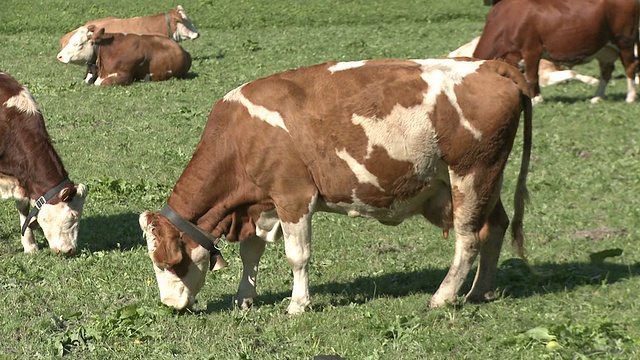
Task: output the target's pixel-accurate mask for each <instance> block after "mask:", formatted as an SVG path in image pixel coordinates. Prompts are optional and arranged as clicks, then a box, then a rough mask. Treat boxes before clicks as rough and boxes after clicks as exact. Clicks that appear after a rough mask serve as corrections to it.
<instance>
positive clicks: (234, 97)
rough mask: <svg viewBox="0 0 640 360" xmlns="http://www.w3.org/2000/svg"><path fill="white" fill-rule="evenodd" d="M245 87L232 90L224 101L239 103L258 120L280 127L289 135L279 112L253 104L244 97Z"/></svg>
mask: <svg viewBox="0 0 640 360" xmlns="http://www.w3.org/2000/svg"><path fill="white" fill-rule="evenodd" d="M243 86H244V85H242V86H240V87H238V88H236V89H234V90H231V91H230V92H229V93H227V94H226V95H225V96H224V99H225V100H226V101H237V102H239V103H240V104H242V105H243V106H244V107H245V108H247V110H248V111H249V115H251V116H253V117H256V118H258V119H260V120H262V121H264V122H266V123H267V124H269V125H271V126H275V127H279V128H281V129H283V130H284V131H286V132H287V133H288V132H289V129H287V126H286V125H285V124H284V119H283V118H282V116H280V113H278V112H277V111H271V110H269V109H267V108H266V107H264V106H260V105H255V104H254V103H252V102H251V101H250V100H249V99H247V98H246V97H245V96H244V95H242V87H243Z"/></svg>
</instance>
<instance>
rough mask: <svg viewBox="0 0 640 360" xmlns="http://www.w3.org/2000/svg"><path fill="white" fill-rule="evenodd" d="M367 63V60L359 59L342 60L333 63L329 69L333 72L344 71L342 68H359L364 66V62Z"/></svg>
mask: <svg viewBox="0 0 640 360" xmlns="http://www.w3.org/2000/svg"><path fill="white" fill-rule="evenodd" d="M366 63H367V60H360V61H343V62H339V63H337V64H335V65H332V66H329V69H328V70H329V71H330V72H331V73H332V74H333V73H335V72H336V71H344V70H350V69H355V68H359V67H362V66H364V64H366Z"/></svg>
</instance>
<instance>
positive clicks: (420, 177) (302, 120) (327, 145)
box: [201, 60, 528, 223]
mask: <svg viewBox="0 0 640 360" xmlns="http://www.w3.org/2000/svg"><path fill="white" fill-rule="evenodd" d="M512 78H513V79H515V80H513V79H512ZM487 88H490V89H494V93H492V94H487V91H486V89H487ZM523 92H525V93H527V94H528V90H527V88H526V83H525V82H524V78H523V77H522V75H521V74H520V73H519V72H518V71H517V69H515V68H513V67H511V66H508V65H506V64H503V63H497V62H479V61H469V62H466V61H455V60H426V61H403V60H395V61H390V60H370V61H367V62H366V63H364V62H363V63H328V64H321V65H317V66H313V67H307V68H302V69H298V70H294V71H288V72H284V73H281V74H275V75H272V76H270V77H267V78H263V79H260V80H256V81H253V82H251V83H249V84H246V85H244V86H242V87H240V88H238V89H236V90H234V91H232V92H230V93H229V94H227V95H226V96H225V98H224V99H225V100H224V101H221V102H219V103H218V104H216V106H214V109H213V110H212V115H211V117H210V122H209V123H208V125H207V128H206V129H205V133H204V134H203V141H202V142H201V146H209V145H211V146H212V147H213V148H215V149H220V148H227V147H229V145H228V144H225V145H222V144H220V143H219V141H227V139H229V138H230V137H231V135H229V134H241V136H240V138H239V140H238V141H239V143H237V144H235V145H234V148H235V149H236V151H237V153H238V156H239V158H240V159H241V160H239V162H240V163H242V164H245V167H246V169H245V171H246V173H247V174H248V176H249V177H250V178H252V179H254V181H255V183H256V185H257V186H258V187H259V188H261V189H263V190H264V191H266V193H271V194H275V193H278V192H279V191H281V189H280V188H281V187H282V186H283V185H282V184H283V182H284V180H283V179H287V178H291V179H296V181H295V182H293V183H292V184H289V185H287V186H299V184H300V183H301V181H299V180H300V179H305V178H306V179H308V183H312V184H313V186H314V187H315V188H317V190H318V192H319V194H320V196H321V197H322V199H323V201H324V202H325V203H327V204H328V206H329V208H331V209H332V210H335V211H339V212H350V211H355V212H357V213H361V214H368V215H369V216H373V217H376V218H378V219H380V220H383V221H385V222H390V223H393V222H398V221H401V220H402V219H403V218H405V217H407V216H410V215H413V214H415V213H419V212H420V211H422V208H421V205H420V200H419V198H421V197H425V196H428V195H429V192H430V190H431V189H432V185H433V184H434V183H436V182H437V183H439V184H442V185H445V184H447V183H448V181H449V180H448V178H449V173H448V170H447V167H448V166H450V165H455V164H457V165H456V166H461V168H460V171H461V173H463V172H464V171H470V169H471V168H472V167H474V166H484V165H486V164H483V163H482V161H483V159H484V158H486V159H491V160H495V159H497V158H500V157H502V156H503V155H504V153H506V154H507V155H508V151H507V152H505V149H510V148H511V146H512V141H513V138H514V137H515V130H516V129H517V124H518V119H519V116H520V113H521V111H522V100H521V96H522V94H523ZM497 104H499V105H497ZM213 121H215V122H216V125H214V123H213ZM227 127H228V128H227ZM225 128H227V129H226V130H223V129H225ZM505 129H509V131H510V132H511V133H510V136H504V131H506V130H505ZM204 139H209V140H210V142H209V141H205V140H204ZM205 142H206V143H207V145H204V143H205ZM217 151H219V150H217ZM491 152H493V153H491ZM276 154H277V155H276ZM478 154H482V155H483V157H481V158H479V157H478V156H477V155H478ZM273 160H276V161H273ZM504 160H505V161H506V159H504ZM265 168H269V169H270V171H269V172H266V173H265V172H264V169H265ZM433 189H436V188H435V187H433ZM408 204H409V205H408ZM399 208H403V209H402V211H399V212H397V213H396V210H397V209H399Z"/></svg>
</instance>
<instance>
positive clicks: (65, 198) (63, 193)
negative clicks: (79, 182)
mask: <svg viewBox="0 0 640 360" xmlns="http://www.w3.org/2000/svg"><path fill="white" fill-rule="evenodd" d="M75 195H76V188H75V187H74V186H68V187H66V188H64V189H62V190H60V192H59V193H58V197H59V198H60V201H62V202H69V201H71V200H73V197H74V196H75Z"/></svg>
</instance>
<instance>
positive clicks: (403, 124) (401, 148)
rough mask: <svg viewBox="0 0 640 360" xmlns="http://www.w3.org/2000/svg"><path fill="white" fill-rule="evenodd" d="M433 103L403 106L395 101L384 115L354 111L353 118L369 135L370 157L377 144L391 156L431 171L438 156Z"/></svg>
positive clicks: (368, 150)
mask: <svg viewBox="0 0 640 360" xmlns="http://www.w3.org/2000/svg"><path fill="white" fill-rule="evenodd" d="M432 110H433V105H427V106H425V105H424V104H422V105H419V106H414V107H411V108H404V107H402V106H401V105H399V104H396V105H395V106H394V107H393V109H392V110H391V112H390V113H389V115H388V116H386V117H385V118H384V119H377V118H368V117H364V116H360V115H357V114H354V115H353V116H352V118H351V121H352V122H353V123H354V124H355V125H359V126H361V127H362V128H363V129H364V131H365V134H366V135H367V139H368V141H369V142H368V144H367V158H368V157H369V156H370V154H371V152H372V151H373V147H374V146H379V147H382V148H383V149H385V150H386V152H387V153H388V154H389V156H390V157H391V158H392V159H395V160H399V161H408V162H411V163H412V164H413V166H414V169H415V170H416V172H417V173H418V174H423V173H425V172H429V168H430V167H431V166H433V163H434V161H435V160H436V159H437V157H438V147H437V142H436V133H435V130H434V128H433V125H432V124H431V121H430V120H429V113H430V112H431V111H432Z"/></svg>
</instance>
